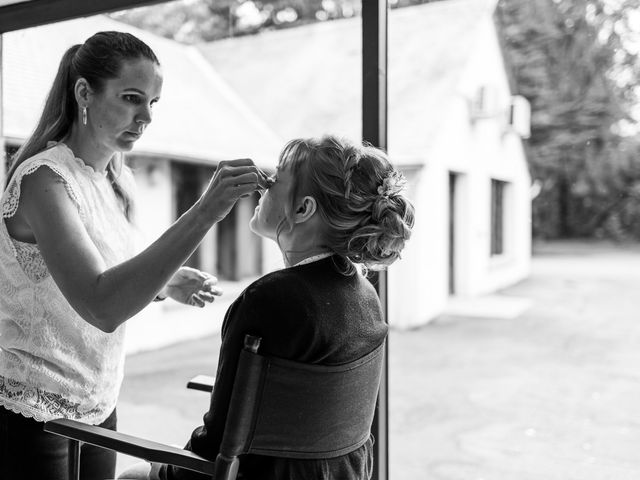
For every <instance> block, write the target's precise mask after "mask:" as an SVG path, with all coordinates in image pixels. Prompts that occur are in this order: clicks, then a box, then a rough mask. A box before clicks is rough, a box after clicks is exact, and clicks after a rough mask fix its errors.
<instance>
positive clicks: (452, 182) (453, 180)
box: [448, 172, 458, 295]
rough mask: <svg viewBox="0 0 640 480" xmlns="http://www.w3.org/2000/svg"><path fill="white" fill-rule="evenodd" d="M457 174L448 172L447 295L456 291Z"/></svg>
mask: <svg viewBox="0 0 640 480" xmlns="http://www.w3.org/2000/svg"><path fill="white" fill-rule="evenodd" d="M457 182H458V175H457V174H456V173H453V172H449V242H448V243H449V295H455V293H456V185H457Z"/></svg>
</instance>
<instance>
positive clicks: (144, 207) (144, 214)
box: [133, 157, 174, 246]
mask: <svg viewBox="0 0 640 480" xmlns="http://www.w3.org/2000/svg"><path fill="white" fill-rule="evenodd" d="M133 173H134V176H135V179H136V190H137V195H136V203H135V218H136V225H137V226H138V227H139V229H140V231H141V235H142V241H143V245H145V246H146V245H147V244H148V243H150V242H152V241H154V240H155V239H156V238H158V237H159V236H160V235H162V233H164V231H165V230H166V229H167V228H168V227H169V225H171V224H172V223H173V221H174V218H173V211H174V205H173V199H172V195H171V191H172V186H171V169H170V164H169V161H168V160H167V159H163V158H140V157H138V158H136V159H135V163H134V165H133Z"/></svg>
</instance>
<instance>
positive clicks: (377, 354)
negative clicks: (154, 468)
mask: <svg viewBox="0 0 640 480" xmlns="http://www.w3.org/2000/svg"><path fill="white" fill-rule="evenodd" d="M259 344H260V338H258V337H253V336H251V335H247V336H246V337H245V339H244V349H243V350H242V351H241V353H240V359H239V363H238V368H237V371H236V379H235V383H234V386H233V392H232V396H231V402H230V407H229V412H228V416H227V421H226V424H225V431H224V434H223V438H222V443H221V445H220V452H219V453H218V455H217V457H216V460H215V461H214V462H212V461H209V460H207V459H205V458H202V457H200V456H198V455H196V454H194V453H192V452H189V451H186V450H182V449H180V448H175V447H170V446H166V445H163V444H159V443H156V442H151V441H147V440H143V439H139V438H136V437H132V436H130V435H126V434H123V433H120V432H114V431H111V430H107V429H104V428H101V427H96V426H92V425H86V424H83V423H81V422H77V421H74V420H68V419H59V420H53V421H50V422H47V423H46V424H45V427H44V428H45V430H46V431H48V432H51V433H55V434H58V435H62V436H65V437H67V438H70V439H72V440H74V441H75V442H74V452H75V453H73V454H72V455H71V459H72V462H71V463H72V465H70V469H71V475H70V478H75V479H78V478H79V460H80V457H79V452H80V445H81V444H82V443H89V444H93V445H97V446H99V447H103V448H107V449H109V450H114V451H116V452H120V453H123V454H126V455H130V456H133V457H138V458H143V459H145V460H147V461H150V462H159V463H166V464H170V465H175V466H177V467H180V468H185V469H189V470H194V471H196V472H200V473H203V474H207V475H211V476H212V478H213V479H214V480H234V479H235V478H236V475H237V473H238V466H239V459H238V456H239V455H243V454H258V455H267V456H274V457H284V458H295V459H319V458H332V457H337V456H340V455H344V454H347V453H349V452H352V451H354V450H356V449H357V448H359V447H360V446H362V445H363V444H364V443H365V442H366V440H367V439H368V438H369V435H370V430H371V423H372V421H373V415H374V411H375V405H376V398H377V393H378V387H379V384H380V376H381V372H382V360H383V355H384V346H383V345H380V346H379V347H378V348H377V349H376V350H374V351H372V352H371V353H369V354H368V355H365V356H364V357H362V358H360V359H358V360H356V361H354V362H351V363H348V364H344V365H339V366H324V365H309V364H304V363H299V362H293V361H290V360H284V359H280V358H274V357H266V356H262V355H260V354H258V353H257V352H258V348H259Z"/></svg>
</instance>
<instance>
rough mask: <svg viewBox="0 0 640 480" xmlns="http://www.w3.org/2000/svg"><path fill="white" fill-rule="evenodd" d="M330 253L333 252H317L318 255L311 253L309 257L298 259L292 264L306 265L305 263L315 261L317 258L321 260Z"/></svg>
mask: <svg viewBox="0 0 640 480" xmlns="http://www.w3.org/2000/svg"><path fill="white" fill-rule="evenodd" d="M331 255H333V253H331V252H325V253H319V254H318V255H313V256H311V257H307V258H305V259H304V260H300V261H299V262H298V263H296V264H295V265H293V266H294V267H297V266H300V265H306V264H307V263H313V262H317V261H319V260H323V259H325V258H328V257H330V256H331Z"/></svg>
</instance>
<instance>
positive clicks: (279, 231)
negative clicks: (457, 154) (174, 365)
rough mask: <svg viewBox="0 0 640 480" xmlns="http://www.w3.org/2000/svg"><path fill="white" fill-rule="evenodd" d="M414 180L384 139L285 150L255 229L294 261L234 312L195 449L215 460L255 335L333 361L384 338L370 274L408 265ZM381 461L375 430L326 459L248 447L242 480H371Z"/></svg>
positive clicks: (316, 142) (269, 349)
mask: <svg viewBox="0 0 640 480" xmlns="http://www.w3.org/2000/svg"><path fill="white" fill-rule="evenodd" d="M404 183H405V182H404V178H403V176H402V175H401V174H400V173H399V172H398V171H397V170H395V169H394V168H393V166H392V165H391V164H390V162H389V160H388V159H387V156H386V154H385V153H384V152H383V151H381V150H380V149H377V148H374V147H372V146H366V145H365V146H362V145H355V144H352V143H350V142H348V141H345V140H341V139H338V138H336V137H333V136H325V137H323V138H320V139H297V140H292V141H290V142H289V143H288V144H287V145H286V146H285V147H284V149H283V151H282V153H281V155H280V160H279V164H278V168H277V172H276V175H275V178H274V183H273V185H272V186H271V187H270V188H269V189H268V190H267V191H266V192H265V193H264V194H263V196H262V198H261V200H260V203H259V205H258V206H257V207H256V210H255V213H254V215H253V218H252V219H251V223H250V226H251V229H252V230H253V231H254V232H255V233H257V234H258V235H260V236H262V237H265V238H269V239H271V240H273V241H275V242H276V243H277V245H278V247H279V248H280V251H281V252H282V256H283V259H284V263H285V266H286V268H284V269H282V270H279V271H275V272H273V273H269V274H267V275H265V276H263V277H262V278H260V279H259V280H257V281H256V282H254V283H253V284H251V285H250V286H249V287H248V288H247V289H246V290H245V291H244V292H243V293H242V294H241V295H240V297H239V298H238V299H237V300H236V301H235V302H234V303H233V304H232V305H231V307H230V308H229V310H228V311H227V314H226V317H225V320H224V324H223V327H222V347H221V351H220V357H219V364H218V371H217V374H216V384H215V386H214V391H213V394H212V396H211V405H210V409H209V411H208V412H207V413H206V414H205V416H204V425H202V426H201V427H198V428H197V429H196V430H195V431H194V432H193V434H192V436H191V439H190V440H189V443H188V444H187V446H186V448H187V449H188V450H192V451H193V452H195V453H197V454H199V455H201V456H203V457H206V458H210V459H212V460H213V459H215V456H216V453H217V452H218V449H219V446H220V442H221V439H222V433H223V428H224V425H225V420H226V416H227V410H228V407H229V401H230V396H231V390H232V386H233V380H234V375H235V371H236V366H237V361H238V357H239V354H240V351H241V348H242V343H243V338H244V336H245V334H252V335H256V336H259V337H262V343H261V346H260V353H261V354H263V355H270V356H277V357H282V358H286V359H291V360H295V361H301V362H306V363H314V364H324V365H337V364H343V363H347V362H351V361H353V360H356V359H358V358H361V357H363V356H364V355H366V354H368V353H369V352H371V351H373V350H374V349H376V347H378V346H379V345H380V344H381V343H382V342H383V341H384V339H385V337H386V335H387V324H386V323H385V320H384V318H383V313H382V310H381V306H380V302H379V299H378V296H377V294H376V292H375V290H374V288H373V286H372V285H371V283H370V282H369V281H368V280H367V279H366V278H365V276H364V275H363V272H362V270H367V269H379V268H384V267H385V266H387V265H390V264H391V263H393V262H394V261H396V260H397V259H398V258H399V257H400V252H401V251H402V249H403V247H404V245H405V242H406V241H407V240H408V239H409V237H410V235H411V229H412V227H413V222H414V209H413V206H412V204H411V203H410V202H409V200H408V199H407V198H406V197H405V196H404V194H403V187H404ZM372 462H373V459H372V440H371V438H370V439H369V441H368V442H366V443H365V444H364V445H363V446H362V447H360V448H359V449H357V450H355V451H354V452H352V453H349V454H347V455H344V456H341V457H337V458H331V459H324V460H294V459H284V458H273V457H263V456H257V455H247V456H244V457H242V459H241V462H240V473H241V477H240V478H243V479H251V480H254V479H256V480H257V479H260V480H275V479H278V480H315V479H323V480H324V479H345V478H349V479H356V480H364V479H368V478H370V476H371V471H372ZM156 476H159V477H160V478H167V479H186V478H204V477H201V476H199V475H198V474H195V473H193V472H190V471H186V470H179V469H176V468H174V467H170V466H162V467H160V468H159V469H158V468H157V467H154V468H153V478H155V477H156Z"/></svg>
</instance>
